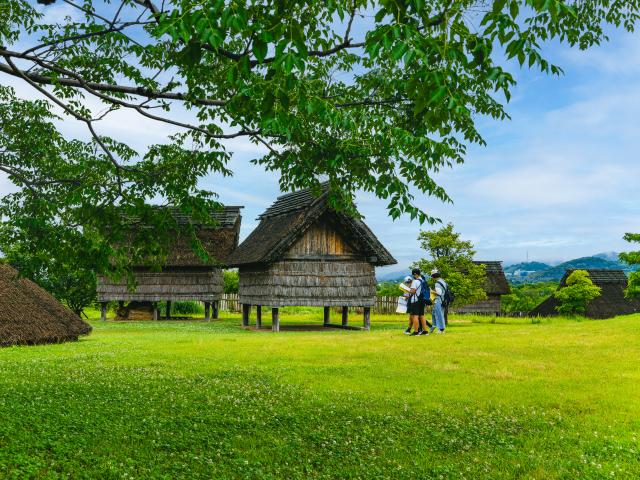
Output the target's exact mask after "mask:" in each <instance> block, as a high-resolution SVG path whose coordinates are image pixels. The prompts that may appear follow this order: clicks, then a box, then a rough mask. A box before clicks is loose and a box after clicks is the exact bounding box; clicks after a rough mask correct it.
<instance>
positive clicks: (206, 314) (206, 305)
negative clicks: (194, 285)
mask: <svg viewBox="0 0 640 480" xmlns="http://www.w3.org/2000/svg"><path fill="white" fill-rule="evenodd" d="M204 321H205V322H209V321H211V302H204Z"/></svg>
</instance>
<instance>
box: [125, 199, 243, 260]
mask: <svg viewBox="0 0 640 480" xmlns="http://www.w3.org/2000/svg"><path fill="white" fill-rule="evenodd" d="M242 208H243V207H238V206H232V207H224V208H223V209H222V210H212V211H211V218H212V219H213V220H214V221H215V226H204V225H201V224H197V223H195V222H193V221H192V219H191V218H190V217H189V216H188V215H186V214H184V213H182V212H180V211H179V210H177V209H175V208H170V209H168V211H169V212H170V213H171V215H172V216H173V218H174V219H175V220H176V222H177V223H178V225H181V226H184V225H188V224H192V225H193V226H194V227H195V230H196V236H197V238H198V240H199V241H200V242H201V244H202V247H203V248H204V250H205V251H206V252H207V253H208V254H209V257H210V262H209V264H211V265H225V264H226V261H227V257H228V256H229V254H230V253H231V252H233V250H234V249H235V248H236V246H237V245H238V240H239V236H240V223H241V221H242V216H241V215H240V209H242ZM205 265H207V264H205V263H204V262H203V261H202V259H201V258H200V257H199V256H198V255H197V254H196V253H195V252H194V250H193V248H192V247H191V242H190V239H189V238H185V237H182V236H180V237H178V238H177V239H176V240H175V243H174V244H173V246H172V247H171V251H170V253H169V255H168V257H167V261H166V264H165V267H201V266H205ZM136 266H137V267H144V266H145V265H136Z"/></svg>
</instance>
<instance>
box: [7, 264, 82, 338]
mask: <svg viewBox="0 0 640 480" xmlns="http://www.w3.org/2000/svg"><path fill="white" fill-rule="evenodd" d="M89 333H91V326H90V325H88V324H87V323H85V322H83V321H82V320H81V319H80V317H78V316H77V315H76V314H75V313H73V312H72V311H71V310H69V309H67V308H65V307H64V306H63V305H62V304H61V303H60V302H58V301H57V300H56V299H55V298H53V296H51V294H50V293H49V292H47V291H46V290H44V289H42V288H41V287H39V286H38V285H36V284H35V283H33V282H32V281H30V280H27V279H26V278H20V276H19V275H18V272H17V271H16V270H14V269H13V268H11V267H10V266H9V265H5V264H2V263H0V347H6V346H10V345H37V344H41V343H60V342H66V341H71V340H77V339H78V337H79V336H80V335H88V334H89Z"/></svg>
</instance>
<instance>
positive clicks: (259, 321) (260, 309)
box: [256, 305, 262, 328]
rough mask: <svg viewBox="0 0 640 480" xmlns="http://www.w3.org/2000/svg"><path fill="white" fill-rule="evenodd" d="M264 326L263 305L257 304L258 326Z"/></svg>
mask: <svg viewBox="0 0 640 480" xmlns="http://www.w3.org/2000/svg"><path fill="white" fill-rule="evenodd" d="M261 326H262V305H256V327H257V328H260V327H261Z"/></svg>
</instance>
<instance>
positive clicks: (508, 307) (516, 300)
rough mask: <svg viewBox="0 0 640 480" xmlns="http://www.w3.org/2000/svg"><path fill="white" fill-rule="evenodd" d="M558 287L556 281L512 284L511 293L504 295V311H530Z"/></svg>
mask: <svg viewBox="0 0 640 480" xmlns="http://www.w3.org/2000/svg"><path fill="white" fill-rule="evenodd" d="M557 288H558V284H557V283H555V282H539V283H525V284H522V285H511V293H510V294H509V295H503V296H502V313H506V314H509V313H517V312H530V311H531V310H533V309H534V308H535V307H537V306H538V305H539V304H540V303H541V302H542V301H544V300H546V299H547V298H548V297H549V296H550V295H553V292H555V291H556V289H557Z"/></svg>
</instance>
